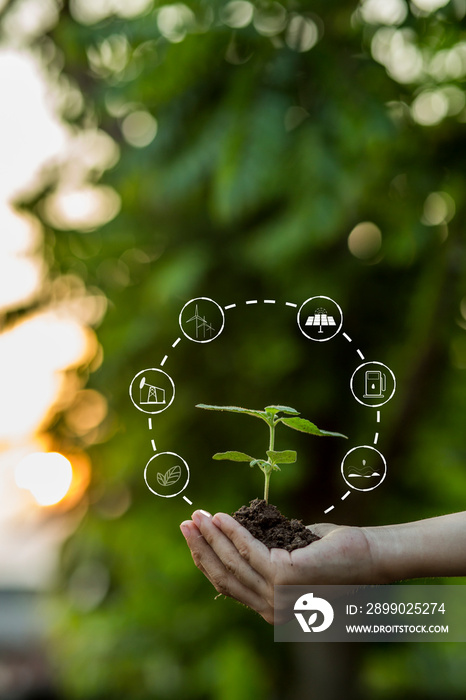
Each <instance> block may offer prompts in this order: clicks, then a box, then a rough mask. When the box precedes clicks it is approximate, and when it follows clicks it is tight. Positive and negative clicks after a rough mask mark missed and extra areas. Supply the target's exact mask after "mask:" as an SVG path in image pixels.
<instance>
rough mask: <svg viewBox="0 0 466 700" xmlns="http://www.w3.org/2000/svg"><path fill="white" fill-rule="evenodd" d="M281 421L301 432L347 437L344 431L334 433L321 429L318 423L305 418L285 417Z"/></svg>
mask: <svg viewBox="0 0 466 700" xmlns="http://www.w3.org/2000/svg"><path fill="white" fill-rule="evenodd" d="M281 422H282V423H284V424H285V425H287V426H288V427H289V428H293V430H299V432H300V433H308V434H309V435H321V436H324V435H330V436H333V437H343V438H346V439H347V435H343V434H342V433H332V432H330V431H329V430H321V429H320V428H318V427H317V425H314V423H311V421H309V420H306V419H305V418H283V419H282V421H281Z"/></svg>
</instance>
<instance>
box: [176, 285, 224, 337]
mask: <svg viewBox="0 0 466 700" xmlns="http://www.w3.org/2000/svg"><path fill="white" fill-rule="evenodd" d="M193 301H210V302H212V304H215V306H216V307H217V308H218V309H219V311H220V313H221V316H222V325H221V327H220V330H219V331H218V332H217V333H216V335H214V336H213V338H205V339H204V340H199V339H198V338H192V337H191V336H190V335H188V333H186V331H185V330H184V328H183V326H182V320H181V317H182V315H183V311H184V310H185V308H186V307H187V306H189V304H192V303H193ZM178 323H179V326H180V329H181V332H182V333H183V335H184V337H185V338H187V339H188V340H191V341H192V342H193V343H202V344H204V343H211V342H212V341H213V340H216V339H217V338H218V336H219V335H220V334H221V333H222V332H223V329H224V328H225V313H224V311H223V309H222V307H221V306H220V304H218V303H217V302H216V301H215V300H214V299H211V298H210V297H195V298H194V299H190V300H189V301H187V302H186V304H185V305H184V306H183V308H182V309H181V311H180V314H179V316H178Z"/></svg>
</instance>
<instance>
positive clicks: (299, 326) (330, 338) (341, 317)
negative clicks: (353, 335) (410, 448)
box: [297, 295, 343, 343]
mask: <svg viewBox="0 0 466 700" xmlns="http://www.w3.org/2000/svg"><path fill="white" fill-rule="evenodd" d="M314 299H327V301H331V302H332V304H335V306H336V307H337V309H338V311H339V314H340V324H339V326H338V327H337V330H336V331H335V333H334V334H333V335H330V336H329V337H328V338H313V337H312V335H308V334H307V333H306V332H305V331H304V330H303V328H302V326H301V318H300V317H301V311H302V310H303V308H304V306H305V305H306V304H307V303H308V302H310V301H313V300H314ZM297 322H298V328H299V330H300V331H301V333H302V334H303V335H304V336H305V337H306V338H308V340H313V341H314V342H316V343H326V342H327V341H328V340H332V338H334V337H335V336H336V335H338V333H339V332H340V331H341V329H342V327H343V311H342V310H341V307H340V305H339V304H337V302H336V301H335V300H334V299H331V298H330V297H326V296H322V295H318V296H315V297H309V299H306V301H305V302H303V303H302V304H301V306H300V307H299V311H298V314H297Z"/></svg>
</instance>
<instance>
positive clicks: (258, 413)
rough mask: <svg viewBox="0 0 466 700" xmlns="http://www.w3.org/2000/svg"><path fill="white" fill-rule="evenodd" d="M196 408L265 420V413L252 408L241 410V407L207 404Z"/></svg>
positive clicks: (198, 405) (199, 404)
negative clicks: (242, 414)
mask: <svg viewBox="0 0 466 700" xmlns="http://www.w3.org/2000/svg"><path fill="white" fill-rule="evenodd" d="M196 408H204V409H206V410H207V411H229V412H230V413H245V414H246V415H248V416H256V418H262V420H265V419H266V418H265V416H266V413H265V411H255V410H254V409H250V408H241V406H211V405H210V404H206V403H198V404H196Z"/></svg>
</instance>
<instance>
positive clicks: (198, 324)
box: [186, 304, 215, 338]
mask: <svg viewBox="0 0 466 700" xmlns="http://www.w3.org/2000/svg"><path fill="white" fill-rule="evenodd" d="M191 321H194V322H195V329H196V330H195V333H196V338H199V333H200V332H201V331H202V334H203V337H204V338H205V337H206V333H208V334H209V337H211V336H212V333H213V332H214V330H215V329H214V327H213V326H211V325H210V323H207V321H206V319H205V317H204V316H201V315H200V313H199V307H198V304H196V308H195V312H194V316H192V317H191V318H189V319H188V320H187V321H186V323H191Z"/></svg>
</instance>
